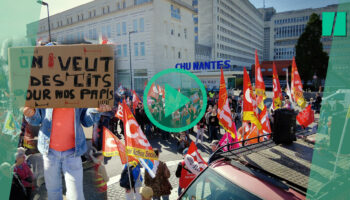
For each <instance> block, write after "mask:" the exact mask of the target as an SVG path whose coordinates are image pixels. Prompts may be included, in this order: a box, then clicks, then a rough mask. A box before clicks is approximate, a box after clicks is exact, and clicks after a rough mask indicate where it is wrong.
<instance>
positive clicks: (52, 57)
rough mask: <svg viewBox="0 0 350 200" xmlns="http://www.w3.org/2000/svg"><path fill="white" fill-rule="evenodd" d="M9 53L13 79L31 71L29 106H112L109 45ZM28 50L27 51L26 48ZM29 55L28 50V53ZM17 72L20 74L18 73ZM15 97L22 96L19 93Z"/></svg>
mask: <svg viewBox="0 0 350 200" xmlns="http://www.w3.org/2000/svg"><path fill="white" fill-rule="evenodd" d="M23 49H24V48H13V49H11V50H10V55H11V57H12V58H11V68H12V69H11V71H13V72H12V73H11V74H12V77H13V80H15V79H18V78H19V77H21V76H25V75H24V74H21V73H20V69H24V68H31V74H30V77H29V85H28V90H27V92H26V93H25V96H26V103H25V104H26V106H30V107H41V108H43V107H45V108H47V107H51V108H58V107H98V105H99V104H109V105H113V97H114V95H113V94H114V93H113V87H114V57H113V47H112V46H109V45H65V46H45V47H36V48H35V50H34V54H33V53H31V54H30V53H27V54H26V53H25V52H26V51H24V50H23ZM27 49H28V48H27ZM27 52H28V50H27ZM17 72H18V73H17ZM13 89H14V91H13V92H14V93H15V94H20V92H18V91H17V92H16V91H15V90H16V88H13Z"/></svg>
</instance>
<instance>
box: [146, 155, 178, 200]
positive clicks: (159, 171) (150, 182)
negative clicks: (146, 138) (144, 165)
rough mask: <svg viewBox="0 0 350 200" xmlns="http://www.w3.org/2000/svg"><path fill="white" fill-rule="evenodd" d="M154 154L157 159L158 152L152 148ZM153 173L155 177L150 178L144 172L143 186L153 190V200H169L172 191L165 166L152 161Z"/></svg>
mask: <svg viewBox="0 0 350 200" xmlns="http://www.w3.org/2000/svg"><path fill="white" fill-rule="evenodd" d="M153 151H154V153H155V154H156V155H157V158H159V150H158V149H156V148H154V149H153ZM153 171H155V172H156V173H155V175H156V176H155V177H154V178H152V177H151V176H150V175H149V173H148V171H147V170H146V171H145V185H146V186H148V187H151V188H152V190H153V200H160V199H161V198H162V199H163V200H169V195H170V193H171V190H172V189H173V188H172V186H171V184H170V182H169V178H170V171H169V169H168V167H167V165H166V164H165V163H164V162H162V161H160V160H154V164H153Z"/></svg>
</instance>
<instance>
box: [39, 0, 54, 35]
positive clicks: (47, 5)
mask: <svg viewBox="0 0 350 200" xmlns="http://www.w3.org/2000/svg"><path fill="white" fill-rule="evenodd" d="M37 3H38V4H41V5H43V6H46V8H47V23H48V25H49V42H51V29H50V14H49V4H48V3H46V2H44V1H40V0H39V1H37Z"/></svg>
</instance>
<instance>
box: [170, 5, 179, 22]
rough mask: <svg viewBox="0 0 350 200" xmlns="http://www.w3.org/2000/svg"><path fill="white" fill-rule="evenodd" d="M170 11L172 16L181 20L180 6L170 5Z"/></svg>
mask: <svg viewBox="0 0 350 200" xmlns="http://www.w3.org/2000/svg"><path fill="white" fill-rule="evenodd" d="M170 11H171V17H172V18H175V19H178V20H180V19H181V14H180V8H179V7H175V6H174V5H171V6H170Z"/></svg>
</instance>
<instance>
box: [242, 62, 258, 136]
mask: <svg viewBox="0 0 350 200" xmlns="http://www.w3.org/2000/svg"><path fill="white" fill-rule="evenodd" d="M255 106H256V100H255V94H254V93H253V89H252V84H251V83H250V78H249V75H248V72H247V70H246V68H244V72H243V120H244V121H250V122H251V123H253V124H255V125H256V126H257V127H258V129H259V130H260V129H261V124H260V122H259V120H258V116H257V113H256V107H255Z"/></svg>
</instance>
